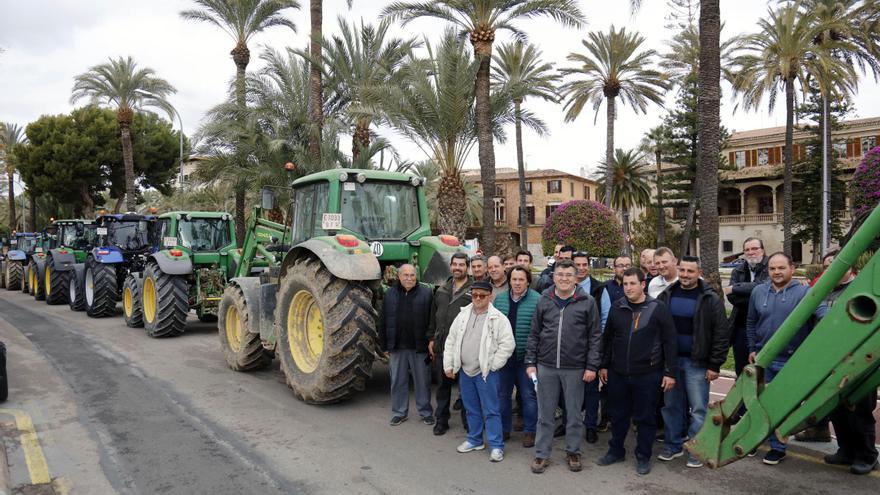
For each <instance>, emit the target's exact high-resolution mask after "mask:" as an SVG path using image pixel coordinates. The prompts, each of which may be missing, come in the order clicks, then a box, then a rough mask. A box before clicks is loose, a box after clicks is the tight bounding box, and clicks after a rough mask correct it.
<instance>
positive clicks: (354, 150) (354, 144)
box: [351, 119, 370, 161]
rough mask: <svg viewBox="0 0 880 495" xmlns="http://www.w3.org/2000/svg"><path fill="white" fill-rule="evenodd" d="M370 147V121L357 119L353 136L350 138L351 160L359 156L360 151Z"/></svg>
mask: <svg viewBox="0 0 880 495" xmlns="http://www.w3.org/2000/svg"><path fill="white" fill-rule="evenodd" d="M369 147H370V121H369V120H367V119H358V121H357V123H356V124H355V126H354V136H352V138H351V160H352V161H355V160H357V159H358V157H359V156H361V152H362V151H364V150H366V149H367V148H369Z"/></svg>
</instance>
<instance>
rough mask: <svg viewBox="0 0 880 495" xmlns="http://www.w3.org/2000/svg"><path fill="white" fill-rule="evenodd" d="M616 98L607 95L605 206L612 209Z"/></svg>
mask: <svg viewBox="0 0 880 495" xmlns="http://www.w3.org/2000/svg"><path fill="white" fill-rule="evenodd" d="M615 98H616V95H615V96H608V95H607V94H606V95H605V107H606V108H605V113H606V119H607V123H606V125H605V206H607V207H609V208H611V191H612V190H613V189H614V167H613V166H612V164H613V163H614V114H615V113H616V111H615V110H616V108H615V106H616V105H615V101H614V99H615Z"/></svg>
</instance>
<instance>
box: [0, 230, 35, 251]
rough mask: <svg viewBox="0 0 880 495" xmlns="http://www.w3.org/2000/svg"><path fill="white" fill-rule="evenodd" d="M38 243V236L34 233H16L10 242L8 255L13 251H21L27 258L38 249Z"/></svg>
mask: <svg viewBox="0 0 880 495" xmlns="http://www.w3.org/2000/svg"><path fill="white" fill-rule="evenodd" d="M38 241H39V239H38V238H37V234H35V233H33V232H16V233H15V234H14V235H13V236H12V238H11V239H10V240H9V251H8V252H7V255H8V254H9V253H11V252H12V251H21V253H22V254H23V255H25V256H28V255H31V254H33V252H34V250H35V249H36V247H37V243H38Z"/></svg>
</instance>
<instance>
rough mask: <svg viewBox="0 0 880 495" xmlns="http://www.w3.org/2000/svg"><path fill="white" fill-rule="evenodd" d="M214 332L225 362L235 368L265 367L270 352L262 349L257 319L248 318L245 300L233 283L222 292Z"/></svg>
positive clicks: (239, 369) (268, 360)
mask: <svg viewBox="0 0 880 495" xmlns="http://www.w3.org/2000/svg"><path fill="white" fill-rule="evenodd" d="M218 311H219V313H218V322H217V329H218V330H219V331H218V332H217V334H218V335H219V336H220V348H221V349H223V357H225V358H226V364H227V365H229V368H231V369H233V370H235V371H250V370H256V369H260V368H265V367H266V366H268V365H269V363H271V362H272V354H271V353H270V352H269V351H267V350H266V349H264V348H263V343H262V342H261V341H260V331H259V329H256V328H254V325H255V324H256V322H252V321H251V319H250V313H248V305H247V301H246V300H245V298H244V293H243V292H242V290H241V288H240V287H238V286H236V285H232V286H229V287H227V288H226V290H225V291H224V292H223V298H222V299H220V307H219V309H218Z"/></svg>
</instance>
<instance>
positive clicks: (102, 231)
mask: <svg viewBox="0 0 880 495" xmlns="http://www.w3.org/2000/svg"><path fill="white" fill-rule="evenodd" d="M95 233H96V234H98V235H107V227H98V228H97V229H95Z"/></svg>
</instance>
